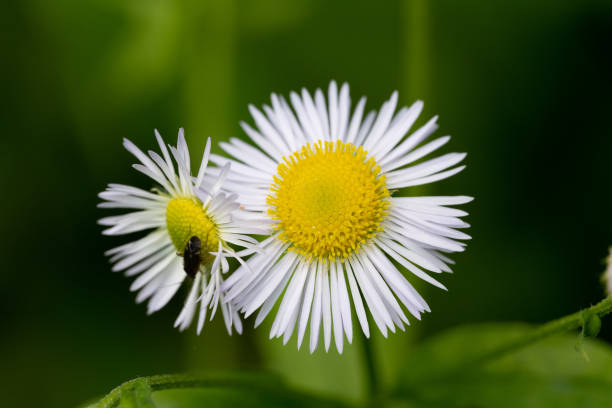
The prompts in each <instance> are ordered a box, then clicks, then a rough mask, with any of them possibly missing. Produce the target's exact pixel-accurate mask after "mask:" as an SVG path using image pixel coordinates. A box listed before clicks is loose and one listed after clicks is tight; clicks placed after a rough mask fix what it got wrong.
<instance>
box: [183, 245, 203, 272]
mask: <svg viewBox="0 0 612 408" xmlns="http://www.w3.org/2000/svg"><path fill="white" fill-rule="evenodd" d="M201 249H202V242H201V241H200V238H198V237H196V236H195V235H194V236H193V237H191V238H189V241H187V245H185V251H184V253H183V269H184V270H185V273H186V274H187V276H189V277H190V278H192V279H193V278H195V275H196V273H198V271H199V270H200V262H201V261H202V257H201V256H200V250H201Z"/></svg>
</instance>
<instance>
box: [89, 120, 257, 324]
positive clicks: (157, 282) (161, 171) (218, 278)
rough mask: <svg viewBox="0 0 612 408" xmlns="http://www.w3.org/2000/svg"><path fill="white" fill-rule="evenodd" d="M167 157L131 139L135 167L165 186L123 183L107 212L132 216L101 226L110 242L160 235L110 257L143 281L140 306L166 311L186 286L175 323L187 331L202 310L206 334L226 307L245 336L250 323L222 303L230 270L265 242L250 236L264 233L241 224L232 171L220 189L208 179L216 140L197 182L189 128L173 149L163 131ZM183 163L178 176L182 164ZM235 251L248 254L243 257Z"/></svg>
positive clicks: (138, 287)
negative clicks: (228, 187)
mask: <svg viewBox="0 0 612 408" xmlns="http://www.w3.org/2000/svg"><path fill="white" fill-rule="evenodd" d="M155 135H156V137H157V142H158V143H159V147H160V149H161V153H162V155H161V156H160V155H159V154H158V153H156V152H153V151H149V152H148V155H146V154H144V153H143V152H142V151H141V150H140V149H139V148H138V147H136V145H134V144H133V143H132V142H130V141H129V140H127V139H125V140H124V142H123V144H124V146H125V148H126V149H127V150H128V151H129V152H130V153H132V154H133V155H134V156H136V158H137V159H138V160H139V161H140V163H138V164H134V165H133V167H134V168H135V169H136V170H138V171H140V172H141V173H143V174H145V175H147V176H149V177H150V178H151V179H153V180H154V181H155V182H156V183H157V184H158V186H157V187H155V188H154V189H152V190H151V191H146V190H142V189H140V188H137V187H132V186H126V185H121V184H109V185H108V188H107V189H106V190H105V191H104V192H102V193H100V198H101V199H103V200H106V201H104V202H103V203H101V204H99V207H102V208H127V209H130V210H133V211H132V212H129V213H127V214H123V215H117V216H111V217H106V218H102V219H101V220H100V221H99V223H100V224H101V225H105V226H109V228H108V229H106V230H104V232H103V233H104V234H105V235H122V234H128V233H133V232H139V231H145V230H152V231H150V232H149V233H148V234H147V235H145V236H144V237H142V238H140V239H137V240H135V241H132V242H130V243H128V244H125V245H122V246H120V247H117V248H114V249H111V250H109V251H107V255H109V256H110V257H111V258H110V260H111V262H112V263H113V264H114V265H113V271H125V274H126V276H138V277H137V278H136V279H135V280H134V282H133V283H132V286H131V287H130V290H132V291H138V295H137V296H136V302H138V303H140V302H143V301H145V300H147V299H149V303H148V308H147V310H148V313H149V314H150V313H153V312H155V311H157V310H159V309H161V308H162V307H164V306H165V305H166V304H167V303H168V301H169V300H170V299H171V298H172V297H173V296H174V294H175V293H176V292H177V290H178V289H179V287H180V286H181V284H182V283H183V281H185V280H188V281H189V283H190V285H191V288H190V290H189V294H188V295H187V299H186V301H185V305H184V306H183V309H182V311H181V312H180V314H179V316H178V318H177V319H176V322H175V327H177V326H178V327H179V329H180V330H184V329H186V328H187V327H189V325H190V324H191V322H192V320H193V317H194V315H195V313H196V309H197V306H198V304H199V305H200V313H199V318H198V328H197V331H198V333H200V331H201V330H202V327H203V325H204V321H205V319H206V315H207V312H208V309H212V312H211V316H210V318H211V319H212V318H213V316H214V314H215V312H216V310H217V306H218V305H219V306H220V307H221V310H222V312H223V318H224V320H225V325H226V327H227V330H228V332H229V333H230V334H231V330H232V325H233V326H234V327H235V329H236V331H238V332H239V333H241V332H242V323H241V321H240V318H239V316H238V314H237V312H236V310H235V309H234V308H233V307H232V305H231V303H226V302H222V300H223V293H222V291H221V285H222V283H223V277H222V275H223V274H224V273H227V272H228V271H229V264H228V262H227V259H226V258H228V257H236V258H238V259H239V261H240V262H242V260H241V259H240V257H239V256H240V255H244V254H248V253H250V252H252V251H253V249H254V248H255V246H256V244H257V241H256V240H254V239H253V238H250V237H248V236H246V235H244V234H246V233H261V230H260V229H256V228H250V227H249V222H248V221H244V220H240V219H238V216H239V214H238V213H237V212H236V210H237V209H238V206H239V205H238V204H237V203H236V195H235V194H227V193H222V192H220V189H221V185H222V183H223V180H224V179H225V177H226V174H227V172H228V170H229V167H225V168H223V169H222V171H221V172H220V174H218V176H217V177H215V178H214V180H213V181H212V183H210V184H208V185H204V183H203V180H204V176H205V173H206V167H207V164H208V157H209V154H210V139H208V141H207V143H206V148H205V151H204V156H203V158H202V163H201V165H200V169H199V171H198V175H197V177H192V175H191V170H190V168H191V164H190V158H189V150H188V148H187V144H186V142H185V137H184V134H183V129H180V130H179V135H178V141H177V145H176V147H174V146H168V147H169V148H170V150H168V148H167V147H166V145H165V143H164V141H163V140H162V138H161V136H160V135H159V133H157V131H156V132H155ZM172 159H174V162H176V164H177V168H176V169H175V165H174V162H173V161H172ZM229 244H235V245H239V246H242V247H244V248H249V249H246V250H243V251H242V253H236V252H235V251H234V250H233V249H232V248H231V247H230V246H229Z"/></svg>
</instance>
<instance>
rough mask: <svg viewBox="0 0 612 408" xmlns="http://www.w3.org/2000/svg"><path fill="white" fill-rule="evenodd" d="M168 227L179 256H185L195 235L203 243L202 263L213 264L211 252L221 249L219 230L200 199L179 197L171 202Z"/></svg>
mask: <svg viewBox="0 0 612 408" xmlns="http://www.w3.org/2000/svg"><path fill="white" fill-rule="evenodd" d="M166 226H167V228H168V234H169V235H170V239H171V240H172V243H173V244H174V246H175V247H176V250H177V252H178V253H179V254H181V255H183V252H184V251H185V246H186V245H187V241H189V239H190V238H191V237H193V236H194V235H195V236H197V237H198V238H199V239H200V242H201V256H202V263H203V264H208V263H210V262H212V260H213V256H212V255H210V252H211V251H213V252H216V251H218V249H219V247H218V246H219V236H218V229H217V225H216V224H215V222H214V221H213V219H212V218H211V217H210V216H209V215H208V214H207V213H206V210H205V209H204V207H203V206H202V203H201V202H200V201H199V200H198V199H196V198H189V197H179V198H174V199H172V200H170V202H169V203H168V207H167V208H166Z"/></svg>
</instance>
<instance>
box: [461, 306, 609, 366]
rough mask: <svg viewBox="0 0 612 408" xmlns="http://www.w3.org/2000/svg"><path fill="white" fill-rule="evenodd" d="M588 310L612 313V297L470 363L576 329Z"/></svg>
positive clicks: (541, 327)
mask: <svg viewBox="0 0 612 408" xmlns="http://www.w3.org/2000/svg"><path fill="white" fill-rule="evenodd" d="M584 311H588V312H590V313H593V314H595V315H597V316H598V317H602V316H605V315H607V314H609V313H612V298H610V297H608V298H605V299H604V300H602V301H601V302H599V303H597V304H596V305H594V306H591V307H589V308H586V309H584V310H580V311H578V312H576V313H572V314H571V315H567V316H564V317H561V318H560V319H556V320H553V321H550V322H548V323H545V324H543V325H542V326H540V327H538V328H536V329H534V330H533V331H532V332H531V333H529V334H527V335H526V336H524V337H522V338H519V339H516V340H512V341H509V342H508V343H506V344H502V345H500V346H499V347H497V348H496V349H494V350H490V351H489V352H487V353H485V354H483V355H481V356H479V357H478V358H476V359H474V360H472V361H471V362H470V363H469V365H473V364H482V363H484V362H486V361H490V360H494V359H497V358H499V357H502V356H504V355H506V354H508V353H512V352H515V351H517V350H520V349H522V348H524V347H527V346H529V345H531V344H533V343H535V342H537V341H539V340H542V339H544V338H546V337H549V336H552V335H554V334H559V333H564V332H567V331H570V330H576V329H578V328H580V327H582V325H583V317H582V316H583V312H584Z"/></svg>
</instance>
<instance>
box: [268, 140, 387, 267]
mask: <svg viewBox="0 0 612 408" xmlns="http://www.w3.org/2000/svg"><path fill="white" fill-rule="evenodd" d="M283 160H284V162H282V163H281V164H279V165H278V169H277V174H276V176H274V184H272V186H271V187H270V190H271V193H270V195H268V197H267V203H268V205H269V206H270V208H269V210H268V213H269V214H270V215H271V216H272V218H273V219H276V220H278V224H277V226H276V227H277V229H278V230H279V231H280V235H279V237H280V239H281V240H283V241H285V242H288V243H290V244H291V247H290V249H292V250H295V251H297V252H299V253H300V254H302V255H304V256H306V257H307V258H308V259H310V260H313V259H315V258H318V259H334V258H336V257H337V258H339V259H341V260H344V259H345V258H346V257H348V256H349V255H350V254H351V253H353V252H356V251H358V250H359V248H360V247H361V246H362V245H363V243H364V242H365V241H366V240H368V239H370V238H371V237H373V236H374V235H375V234H376V233H377V232H378V231H379V230H380V228H381V221H382V220H383V219H384V217H385V216H386V215H387V209H388V207H389V205H390V201H389V190H387V188H386V187H385V176H384V175H380V166H378V165H377V164H376V161H375V160H374V159H373V158H371V157H370V158H368V157H367V152H366V151H365V150H363V148H362V147H359V148H356V147H355V146H354V145H353V144H352V143H343V142H341V141H337V142H335V143H332V142H321V141H319V142H318V143H316V144H310V143H309V144H307V145H305V146H303V147H302V149H301V150H299V151H297V152H295V153H293V155H291V156H289V157H284V158H283Z"/></svg>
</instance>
